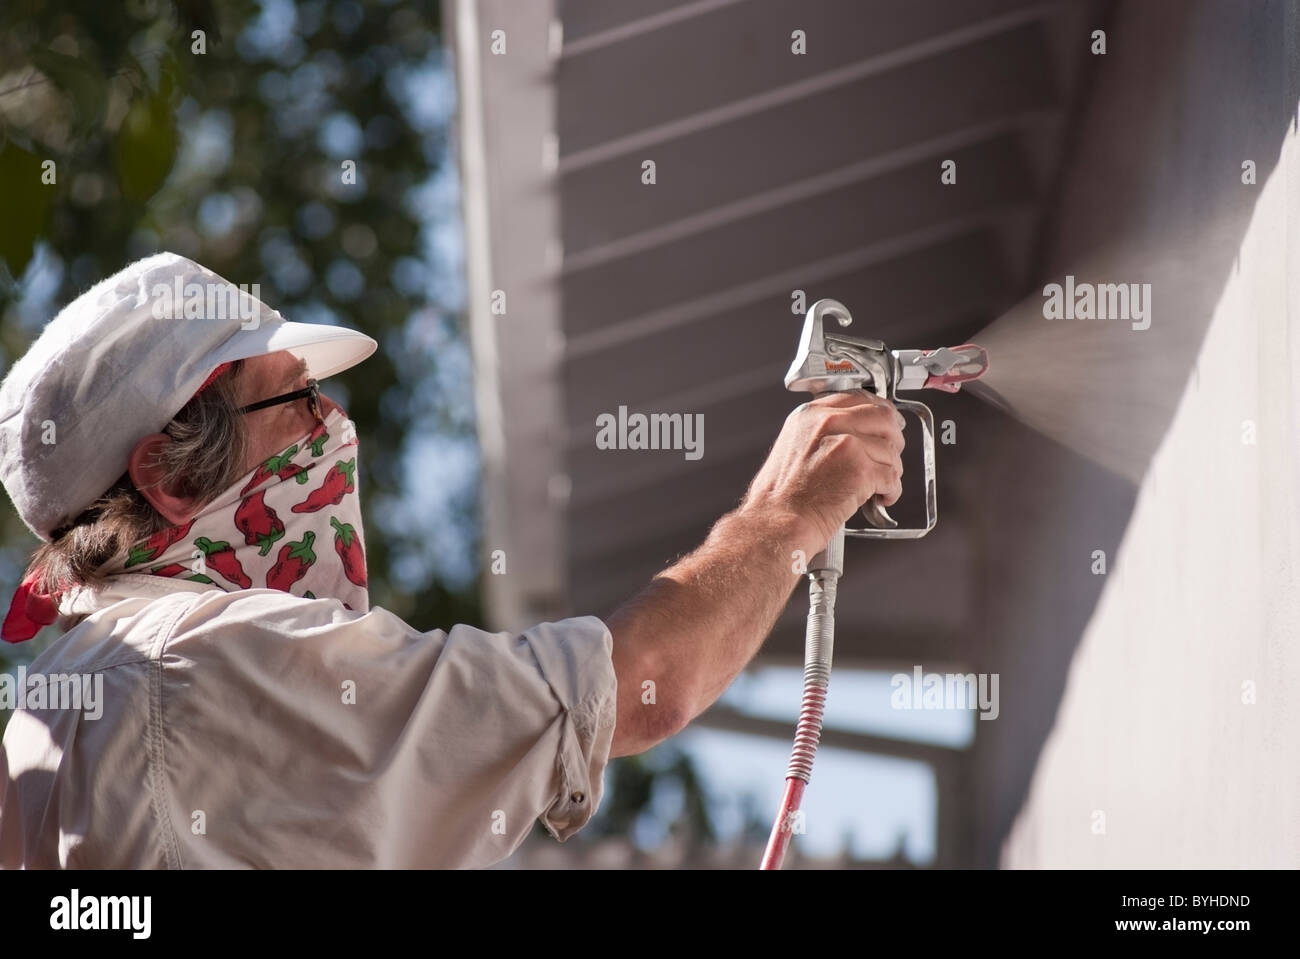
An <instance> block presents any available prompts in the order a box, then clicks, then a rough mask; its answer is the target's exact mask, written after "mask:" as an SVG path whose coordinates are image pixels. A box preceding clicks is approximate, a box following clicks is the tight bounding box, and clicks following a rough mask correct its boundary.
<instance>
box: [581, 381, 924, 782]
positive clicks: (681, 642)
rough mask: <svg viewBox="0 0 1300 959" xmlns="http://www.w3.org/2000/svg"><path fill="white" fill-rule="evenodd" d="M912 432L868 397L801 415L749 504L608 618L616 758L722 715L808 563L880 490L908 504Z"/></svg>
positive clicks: (786, 429)
mask: <svg viewBox="0 0 1300 959" xmlns="http://www.w3.org/2000/svg"><path fill="white" fill-rule="evenodd" d="M902 425H903V418H902V416H901V414H899V413H898V411H897V410H895V409H894V407H893V404H892V403H888V402H886V401H885V400H881V399H878V398H877V397H875V396H871V395H870V394H867V393H865V392H857V393H833V394H828V395H826V396H820V397H818V398H817V399H814V400H812V401H811V402H808V403H805V404H803V405H802V406H800V407H798V408H797V409H795V410H794V411H793V412H792V413H791V414H790V415H789V416H788V417H787V418H786V421H785V425H784V426H783V427H782V428H781V433H780V435H779V436H778V437H777V439H776V443H775V444H774V445H773V446H772V450H771V452H769V453H768V455H767V460H766V462H764V463H763V466H762V468H761V469H760V470H759V471H758V475H756V476H755V477H754V481H753V482H752V483H751V484H750V486H749V491H748V492H747V493H746V494H745V498H744V501H743V502H742V503H741V505H740V506H739V507H738V508H737V509H735V510H734V511H732V512H730V513H728V514H727V515H726V516H724V517H722V519H720V520H718V522H717V523H716V524H715V525H714V527H713V529H712V531H711V532H710V533H709V537H708V539H706V540H705V541H704V543H703V545H701V546H700V547H699V548H698V549H697V550H695V551H694V552H693V553H691V554H690V555H689V556H686V557H683V558H682V559H681V560H679V561H678V562H676V563H675V564H673V565H672V566H671V567H669V568H668V569H666V570H664V571H663V572H662V573H660V574H659V575H658V576H656V577H655V578H654V579H653V580H652V581H651V583H650V585H649V586H647V587H646V588H645V589H644V590H642V591H641V592H640V593H639V594H638V595H637V596H635V597H633V598H632V599H631V600H629V601H628V602H627V603H625V604H623V606H621V607H619V609H618V610H616V611H615V612H614V613H613V614H612V615H611V616H609V617H608V618H607V619H606V625H607V626H609V630H610V633H611V634H612V635H613V638H614V651H613V660H614V673H615V676H616V677H617V679H618V718H617V723H616V725H615V729H614V742H613V747H612V749H611V752H610V755H611V756H627V755H631V754H633V753H639V752H642V751H643V750H646V749H649V748H650V747H651V746H653V745H655V744H656V743H658V742H660V741H662V740H664V739H666V738H668V737H669V736H671V735H673V734H674V733H676V732H677V731H678V730H680V729H681V728H682V727H683V726H685V725H686V724H687V723H689V722H690V721H691V720H692V719H694V718H695V717H696V716H698V715H699V714H700V713H702V712H703V711H704V710H705V709H707V708H708V707H709V706H711V705H712V704H713V703H714V701H716V700H717V698H718V697H719V696H720V695H722V693H723V691H724V690H726V688H727V687H728V686H730V685H731V682H732V680H734V679H735V678H736V674H737V673H739V672H740V671H741V670H742V669H744V668H745V665H746V664H747V663H748V662H749V661H750V659H752V658H753V656H754V653H756V652H757V651H758V648H759V646H761V645H762V643H763V640H764V639H766V638H767V634H768V633H769V632H771V630H772V625H773V624H774V623H775V622H776V618H777V616H778V615H779V614H780V612H781V610H782V609H783V608H784V607H785V604H786V602H787V601H788V600H789V598H790V593H791V591H793V589H794V586H795V584H796V583H797V582H798V581H799V572H800V570H801V568H802V567H801V564H800V562H799V561H798V559H797V557H798V554H799V553H800V552H802V554H803V556H804V557H805V558H807V557H811V556H814V555H815V554H817V553H819V552H820V551H821V550H822V549H824V548H825V547H826V544H827V543H828V542H829V541H830V538H831V536H832V535H834V533H835V531H836V530H837V529H838V528H839V527H840V526H841V525H842V524H843V523H844V522H845V521H846V520H848V519H849V517H851V516H852V515H853V513H854V511H855V510H857V509H858V508H859V507H860V506H862V505H863V504H865V503H866V502H867V500H869V499H870V498H871V497H872V496H874V495H876V494H877V493H878V494H880V496H881V498H882V500H883V502H884V503H885V505H886V506H888V505H891V504H893V503H895V502H896V501H897V500H898V498H899V496H900V495H901V494H902V475H903V462H902V459H901V457H900V455H899V454H900V453H901V452H902V450H903V432H902ZM647 680H649V681H652V683H653V685H651V686H646V681H647ZM647 688H649V689H654V690H655V695H654V696H653V697H646V696H645V695H644V693H643V690H645V689H647Z"/></svg>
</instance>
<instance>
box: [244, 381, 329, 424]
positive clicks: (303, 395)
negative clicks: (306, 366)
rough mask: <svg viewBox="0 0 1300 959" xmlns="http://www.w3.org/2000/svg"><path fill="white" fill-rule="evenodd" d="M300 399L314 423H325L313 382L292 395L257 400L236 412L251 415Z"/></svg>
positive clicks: (317, 387)
mask: <svg viewBox="0 0 1300 959" xmlns="http://www.w3.org/2000/svg"><path fill="white" fill-rule="evenodd" d="M302 399H305V400H307V406H308V408H309V409H310V410H311V415H312V416H314V417H316V421H317V422H318V423H323V422H325V416H324V413H323V412H322V410H321V403H320V387H319V386H317V385H316V381H315V380H308V381H307V385H306V386H304V387H303V388H302V389H300V390H294V391H293V392H292V393H282V394H281V395H279V396H273V397H271V398H270V399H269V400H258V401H257V402H256V403H249V404H248V405H247V406H241V407H240V408H239V410H238V412H240V413H252V412H253V411H254V410H264V409H266V408H267V407H268V406H279V405H280V404H281V403H292V402H293V401H294V400H302Z"/></svg>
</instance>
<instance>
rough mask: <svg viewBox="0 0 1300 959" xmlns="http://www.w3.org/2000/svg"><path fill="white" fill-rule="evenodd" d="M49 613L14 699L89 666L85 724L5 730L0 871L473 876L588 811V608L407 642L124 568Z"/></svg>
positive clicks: (382, 620) (611, 718) (366, 624)
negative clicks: (59, 617)
mask: <svg viewBox="0 0 1300 959" xmlns="http://www.w3.org/2000/svg"><path fill="white" fill-rule="evenodd" d="M61 610H62V611H63V612H66V613H72V614H78V613H88V614H89V615H88V617H87V618H86V619H85V620H83V621H82V622H81V623H79V624H78V625H77V626H75V627H74V628H73V629H71V630H69V631H68V633H67V634H65V635H64V636H62V637H60V638H59V639H58V640H56V641H55V642H54V643H53V644H52V645H51V646H50V647H49V648H48V649H47V650H46V651H45V652H44V653H43V654H42V655H41V656H40V657H38V658H37V659H36V661H35V662H34V663H32V665H31V666H29V667H28V677H29V678H28V682H27V686H28V688H29V690H30V689H32V688H33V681H32V679H31V678H30V677H31V675H32V674H42V675H45V676H48V677H51V681H50V683H49V688H50V689H51V690H53V688H54V681H53V679H52V677H53V676H54V675H55V674H70V673H71V674H82V675H89V676H91V677H92V678H91V680H90V681H89V684H87V685H85V686H84V688H85V689H87V690H89V691H90V692H91V694H92V696H93V689H94V685H93V684H95V683H100V682H102V703H101V704H98V705H96V707H95V708H96V709H99V708H102V710H103V712H102V715H101V716H100V717H99V718H97V719H91V718H88V717H89V715H90V714H93V713H92V711H91V710H88V709H85V708H84V706H85V703H83V704H82V705H83V709H82V710H80V711H78V710H73V709H56V708H45V709H33V708H30V704H29V707H28V708H26V709H20V710H16V711H15V712H14V713H13V714H12V715H11V717H10V720H9V725H8V728H7V729H6V731H5V735H4V743H3V747H0V773H3V779H2V780H0V867H5V868H18V867H29V868H51V867H72V868H142V867H144V868H151V867H152V868H170V869H193V868H205V867H215V868H241V867H276V868H370V867H397V868H408V867H409V868H445V867H481V866H488V865H491V864H492V863H496V862H499V861H500V860H502V859H505V858H506V857H507V856H509V855H510V854H511V853H512V852H513V851H514V850H515V848H516V847H517V846H518V845H519V844H520V843H521V842H522V841H523V840H524V838H525V837H526V836H527V835H528V834H529V831H530V830H531V828H532V825H533V823H534V821H536V820H537V819H538V818H539V817H540V819H541V821H542V823H543V824H544V825H545V826H546V828H547V829H548V830H549V831H550V833H551V834H552V835H553V836H555V837H556V838H557V839H559V840H561V841H563V840H565V839H567V838H568V837H569V836H571V835H573V834H574V833H575V832H577V831H578V830H579V829H580V828H582V826H583V825H585V824H586V822H587V821H588V819H590V817H591V815H592V813H593V812H594V811H595V810H596V808H597V806H598V805H599V803H600V798H601V794H602V787H603V782H602V779H603V775H604V769H605V765H606V763H607V762H608V760H609V751H610V746H611V743H612V741H613V736H614V723H615V715H616V711H615V698H616V692H617V688H618V687H617V681H616V679H615V675H614V668H613V663H612V661H611V658H610V657H611V652H612V646H613V640H612V639H611V637H610V633H609V630H608V629H607V628H606V627H605V624H604V623H603V622H601V621H600V620H599V619H597V618H595V617H593V616H587V617H581V618H575V619H566V620H562V621H560V622H558V623H546V624H542V625H539V626H536V627H534V628H532V629H529V630H527V631H525V632H524V633H523V634H521V635H513V634H510V633H488V632H484V631H482V630H479V629H474V628H471V627H468V626H455V627H453V628H452V629H451V631H450V632H443V631H441V630H431V631H429V632H421V631H420V630H417V629H414V628H412V627H411V626H408V625H407V624H406V623H404V622H402V620H400V619H398V618H397V617H396V616H394V615H393V614H392V613H390V612H388V611H387V610H384V609H378V608H376V609H371V610H370V611H369V612H368V613H357V612H351V611H349V610H347V609H344V607H343V605H342V603H340V602H339V601H337V600H332V599H317V600H313V599H301V598H299V597H295V596H290V595H289V594H288V593H284V592H281V591H279V590H271V589H247V590H238V591H235V592H229V593H227V592H225V591H223V590H221V589H219V588H216V587H214V586H211V585H207V584H201V583H193V582H189V581H187V580H171V579H165V578H161V577H157V576H148V575H142V574H122V575H119V576H115V577H113V578H112V579H111V580H110V584H109V586H108V587H106V588H105V589H102V590H98V591H92V590H88V589H78V590H75V591H73V592H72V593H69V594H67V595H65V597H64V600H63V604H62V606H61ZM95 676H102V681H101V680H97V679H94V678H93V677H95ZM83 682H84V681H83ZM46 705H47V706H51V707H53V706H57V705H66V702H65V703H58V702H48V703H47V704H46Z"/></svg>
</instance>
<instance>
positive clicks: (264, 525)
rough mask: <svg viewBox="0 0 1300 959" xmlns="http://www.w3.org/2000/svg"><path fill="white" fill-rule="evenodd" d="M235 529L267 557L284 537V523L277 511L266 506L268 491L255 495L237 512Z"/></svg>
mask: <svg viewBox="0 0 1300 959" xmlns="http://www.w3.org/2000/svg"><path fill="white" fill-rule="evenodd" d="M235 528H236V529H238V530H239V531H240V532H241V533H243V534H244V542H245V543H246V544H247V545H249V546H257V547H259V549H258V554H259V555H261V556H267V555H269V554H270V552H271V547H272V546H274V545H275V543H276V541H277V540H279V539H280V538H281V537H283V536H284V523H283V522H282V521H281V519H280V517H279V516H277V515H276V513H275V510H273V509H271V507H269V506H267V505H266V491H265V490H263V491H262V492H260V493H254V494H253V495H252V496H250V497H248V498H247V499H246V500H244V501H243V502H242V503H240V504H239V508H238V509H237V510H235Z"/></svg>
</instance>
